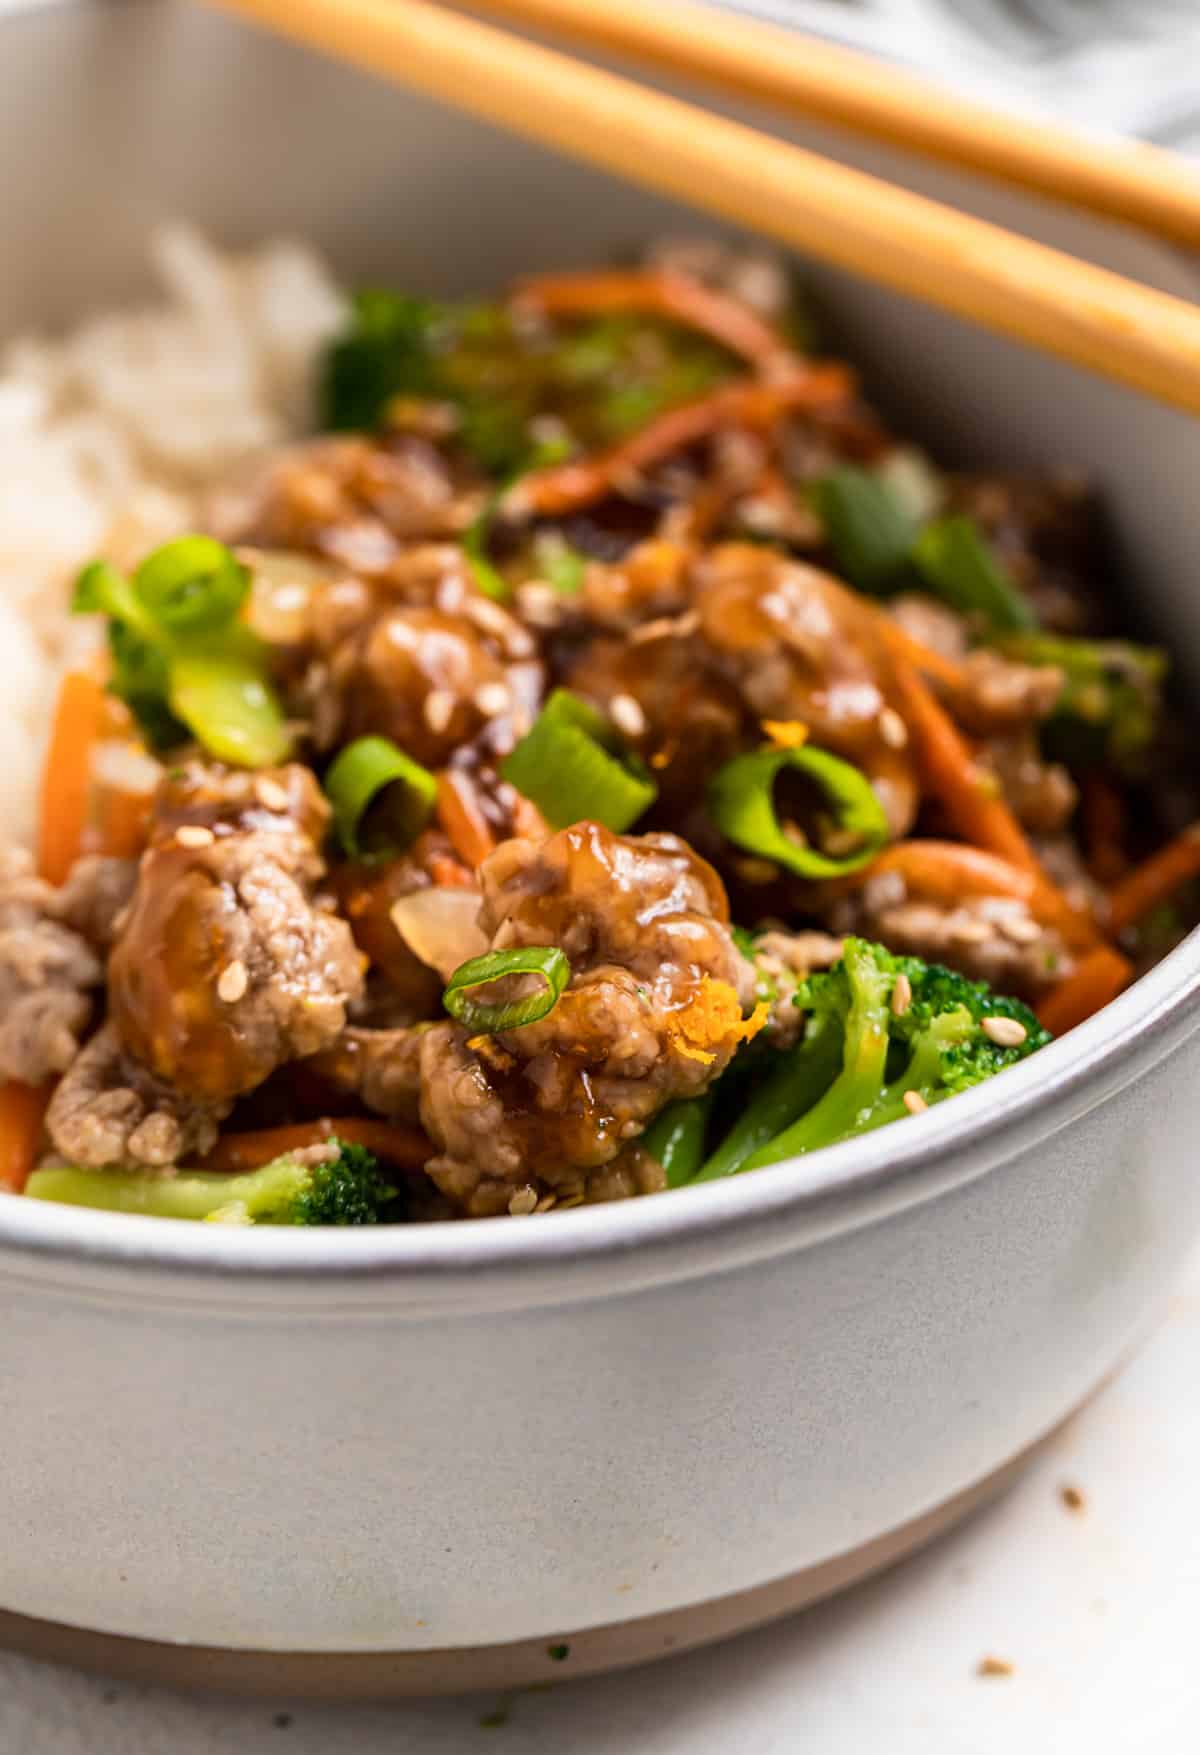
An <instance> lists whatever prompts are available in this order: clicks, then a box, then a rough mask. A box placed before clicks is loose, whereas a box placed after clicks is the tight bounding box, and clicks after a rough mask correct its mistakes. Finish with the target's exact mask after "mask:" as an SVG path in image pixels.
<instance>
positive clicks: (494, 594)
mask: <svg viewBox="0 0 1200 1755" xmlns="http://www.w3.org/2000/svg"><path fill="white" fill-rule="evenodd" d="M506 491H507V487H503V488H498V489H497V490H496V492H495V493H493V494H489V495H488V497H487V499H486V500H485V501H484V503H483V505H482V507H481V508H480V510H479V511H478V512H477V513H476V515H475V517H474V518H473V519H472V520H471V522H470V524H468V526H467V528H466V529H465V530H464V531H463V538H462V545H463V553H464V554H465V555H466V557H467V565H468V566H469V567H470V569H471V577H472V578H473V579H474V581H475V583H476V585H477V586H478V587H479V589H480V590H481V591H482V592H483V595H484V596H485V597H491V598H494V599H495V600H496V602H497V603H507V602H508V600H509V598H510V597H511V596H512V592H511V591H510V590H509V585H508V580H507V579H506V578H505V577H504V574H503V573H502V572H500V570H499V568H498V567H496V566H495V565H494V564H493V562H492V561H491V559H490V558H489V556H488V552H487V545H488V537H489V536H490V535H491V529H492V520H493V519H494V518H495V516H496V512H497V509H498V507H499V505H500V502H501V500H502V499H503V498H504V495H505V493H506Z"/></svg>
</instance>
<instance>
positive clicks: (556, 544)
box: [533, 530, 587, 597]
mask: <svg viewBox="0 0 1200 1755" xmlns="http://www.w3.org/2000/svg"><path fill="white" fill-rule="evenodd" d="M533 564H534V566H535V568H536V569H537V576H538V578H539V579H544V580H545V581H546V583H547V584H548V585H552V586H553V587H554V589H555V590H556V591H557V592H559V593H560V595H561V596H563V597H574V596H575V595H576V593H577V592H579V591H581V590H582V588H583V581H584V579H585V577H586V576H587V556H586V555H582V554H580V552H579V550H578V549H577V548H572V547H571V544H570V543H569V542H568V541H567V539H566V537H565V536H564V535H563V534H562V532H561V531H559V530H539V532H538V534H537V535H536V536H535V537H534V539H533Z"/></svg>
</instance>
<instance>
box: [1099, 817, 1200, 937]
mask: <svg viewBox="0 0 1200 1755" xmlns="http://www.w3.org/2000/svg"><path fill="white" fill-rule="evenodd" d="M1194 877H1200V823H1192V824H1191V825H1190V827H1188V828H1186V829H1184V831H1183V833H1182V834H1181V835H1176V837H1175V839H1174V840H1173V841H1168V842H1167V845H1166V846H1165V847H1160V848H1159V850H1158V852H1157V853H1152V854H1151V855H1150V857H1149V859H1147V860H1144V861H1143V862H1142V864H1141V865H1136V866H1134V868H1133V870H1132V871H1131V872H1130V873H1129V874H1128V876H1127V877H1123V878H1122V879H1121V880H1120V882H1119V883H1116V884H1114V885H1113V887H1112V889H1111V890H1109V892H1108V924H1109V927H1110V928H1111V930H1112V931H1113V932H1123V931H1124V929H1125V928H1126V927H1127V926H1133V925H1134V923H1135V922H1136V921H1138V920H1141V919H1142V918H1143V916H1144V915H1146V914H1149V912H1150V910H1151V909H1152V908H1157V907H1158V906H1159V905H1160V903H1163V902H1167V901H1169V900H1170V898H1171V897H1172V896H1173V895H1174V893H1175V891H1176V890H1177V889H1178V888H1179V886H1180V885H1181V884H1186V883H1187V882H1188V880H1189V879H1190V878H1194Z"/></svg>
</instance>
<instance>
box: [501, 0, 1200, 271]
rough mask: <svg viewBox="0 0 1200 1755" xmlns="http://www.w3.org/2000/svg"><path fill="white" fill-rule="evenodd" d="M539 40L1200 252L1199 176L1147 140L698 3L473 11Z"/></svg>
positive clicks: (612, 1)
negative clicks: (1071, 129) (620, 60)
mask: <svg viewBox="0 0 1200 1755" xmlns="http://www.w3.org/2000/svg"><path fill="white" fill-rule="evenodd" d="M472 3H473V4H474V5H475V6H477V7H479V8H481V9H482V10H484V11H487V12H494V13H498V14H499V15H500V16H501V17H504V18H508V19H512V20H514V21H516V22H517V23H520V24H525V25H530V26H532V27H533V28H534V29H540V30H548V31H552V32H554V33H556V34H558V35H560V36H564V37H566V38H568V39H574V40H575V41H576V42H579V43H585V44H588V45H590V46H591V47H594V48H598V49H602V50H609V51H612V52H614V53H616V54H620V55H626V56H632V57H635V58H636V59H639V60H642V61H645V62H647V63H648V64H650V65H651V66H654V67H657V68H661V69H663V70H664V71H666V72H669V73H675V74H678V75H679V76H681V77H683V78H687V79H692V80H699V81H702V82H704V83H706V84H709V85H712V86H715V87H717V88H718V89H720V90H723V91H727V92H731V93H734V94H736V95H737V96H740V97H748V98H753V99H754V100H755V101H757V102H759V103H765V104H768V105H771V106H772V107H773V108H776V109H780V110H783V111H785V112H787V113H789V114H793V115H808V116H813V117H816V118H817V119H819V120H820V121H823V122H832V123H835V124H836V125H837V126H839V127H842V128H848V129H851V130H853V132H855V133H857V134H865V135H868V136H869V137H871V138H872V139H875V140H885V141H887V142H889V143H890V144H892V145H895V146H899V147H902V148H904V149H905V150H907V151H909V152H916V153H921V154H923V155H924V156H925V157H928V158H933V159H939V160H941V161H942V162H943V163H947V164H954V165H962V166H964V167H966V168H967V169H968V170H971V171H979V172H982V173H983V174H984V175H986V176H989V177H994V178H997V179H998V180H1000V181H1001V182H1006V183H1015V184H1017V185H1018V186H1019V187H1021V188H1025V189H1031V190H1033V191H1034V192H1035V193H1036V194H1039V195H1048V196H1050V197H1051V198H1052V199H1053V200H1056V201H1062V202H1067V203H1068V204H1069V205H1071V206H1073V207H1082V208H1087V209H1089V210H1090V211H1091V212H1093V213H1100V214H1103V215H1105V216H1106V217H1107V218H1109V219H1116V220H1120V221H1122V222H1123V223H1125V224H1127V225H1132V226H1137V227H1140V228H1141V229H1142V230H1143V231H1148V232H1156V233H1158V234H1159V235H1160V236H1161V237H1164V238H1170V239H1171V240H1172V241H1173V242H1175V243H1181V244H1186V245H1188V246H1190V247H1191V248H1193V249H1195V248H1196V247H1197V246H1200V170H1198V169H1197V168H1196V167H1195V166H1193V165H1190V164H1188V163H1187V162H1186V161H1185V160H1183V159H1182V158H1180V157H1178V156H1177V155H1176V154H1174V153H1169V152H1164V151H1162V150H1161V149H1159V148H1158V147H1154V146H1147V145H1143V144H1142V143H1141V142H1138V141H1110V140H1104V139H1099V138H1090V137H1087V138H1085V137H1084V136H1081V135H1079V136H1077V135H1072V134H1069V133H1067V132H1066V131H1065V130H1063V129H1059V128H1055V127H1053V126H1052V125H1047V124H1046V123H1043V122H1041V121H1034V120H1031V119H1030V118H1028V117H1025V116H1020V115H1006V114H1002V113H1001V112H999V111H997V110H992V109H989V108H987V106H986V105H979V104H977V103H975V102H974V101H972V100H968V99H966V98H962V97H956V96H955V95H954V94H953V93H952V92H949V91H947V90H945V89H943V88H942V87H941V86H936V85H934V84H932V83H931V82H930V81H928V80H924V79H921V78H919V77H918V76H917V75H915V74H913V73H910V72H908V71H907V70H906V69H904V68H900V67H895V66H889V65H887V64H885V63H883V62H881V61H878V60H875V59H874V58H873V57H872V56H869V55H864V54H860V53H859V52H858V51H856V50H854V49H847V48H842V47H840V46H839V45H837V44H835V43H828V42H824V41H822V40H821V39H820V38H817V37H812V36H809V35H807V34H805V33H804V32H801V31H793V30H785V29H782V28H781V27H779V26H777V25H772V24H764V23H762V22H761V21H760V20H757V19H750V18H744V17H732V16H730V15H729V14H728V13H725V12H722V11H721V10H720V9H719V8H718V7H716V6H712V5H700V4H697V3H696V0H472Z"/></svg>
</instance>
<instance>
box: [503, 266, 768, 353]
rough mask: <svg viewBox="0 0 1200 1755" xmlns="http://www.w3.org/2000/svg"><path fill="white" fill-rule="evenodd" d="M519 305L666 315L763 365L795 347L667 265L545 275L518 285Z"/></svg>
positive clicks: (559, 312) (739, 305)
mask: <svg viewBox="0 0 1200 1755" xmlns="http://www.w3.org/2000/svg"><path fill="white" fill-rule="evenodd" d="M513 303H514V305H516V306H517V307H518V309H519V308H520V307H522V306H524V307H525V308H526V309H531V310H536V311H540V312H542V313H544V314H545V315H546V316H547V317H600V316H613V315H617V314H620V313H626V312H628V313H630V314H633V315H645V316H651V317H667V318H669V319H670V320H671V321H672V322H674V323H682V324H683V325H684V326H685V327H686V328H688V329H694V330H696V331H697V332H698V333H699V334H701V335H707V336H708V338H709V340H710V341H716V342H719V343H720V345H721V346H722V347H724V348H727V349H728V350H729V352H730V353H734V354H737V355H738V356H739V357H740V358H742V359H744V360H748V361H749V362H750V364H751V365H754V366H758V367H759V368H760V369H761V368H762V367H763V366H767V365H771V364H774V363H775V362H777V361H779V360H789V359H794V358H795V357H796V355H795V349H794V348H792V347H791V345H790V344H789V343H788V342H787V341H786V340H785V339H784V337H783V336H782V335H781V334H780V333H779V331H778V330H777V329H775V328H773V327H772V325H771V324H770V323H768V322H766V320H765V319H764V318H762V317H760V316H759V315H758V314H757V312H755V311H752V310H751V309H750V306H749V305H747V304H744V303H743V302H742V300H741V299H736V298H732V297H731V296H730V295H729V294H728V293H723V292H717V291H716V290H715V289H714V288H713V287H710V286H706V285H705V284H704V282H703V281H701V280H696V279H694V278H693V276H692V275H690V274H681V273H679V272H678V271H677V270H672V269H666V268H643V269H625V270H621V269H611V270H609V271H607V272H605V271H603V270H601V271H600V272H598V273H582V274H546V275H541V276H539V277H537V278H535V279H531V280H526V281H523V282H522V283H521V285H520V286H519V287H518V288H517V291H516V294H515V295H514V298H513Z"/></svg>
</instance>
